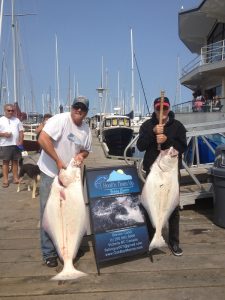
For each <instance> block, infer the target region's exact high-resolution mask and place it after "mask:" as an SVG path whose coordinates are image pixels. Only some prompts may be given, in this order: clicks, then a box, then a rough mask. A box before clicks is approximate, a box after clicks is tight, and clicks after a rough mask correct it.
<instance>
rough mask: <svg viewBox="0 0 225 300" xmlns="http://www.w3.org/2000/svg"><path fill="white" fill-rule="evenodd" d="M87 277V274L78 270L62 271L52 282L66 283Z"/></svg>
mask: <svg viewBox="0 0 225 300" xmlns="http://www.w3.org/2000/svg"><path fill="white" fill-rule="evenodd" d="M83 276H87V274H86V273H84V272H81V271H78V270H76V269H75V268H74V269H73V270H69V271H68V270H64V269H63V270H62V271H61V272H60V273H58V274H57V275H55V276H54V277H52V278H51V280H57V281H64V280H76V279H78V278H80V277H83Z"/></svg>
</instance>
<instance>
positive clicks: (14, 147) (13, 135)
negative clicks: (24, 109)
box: [0, 104, 24, 188]
mask: <svg viewBox="0 0 225 300" xmlns="http://www.w3.org/2000/svg"><path fill="white" fill-rule="evenodd" d="M4 113H5V115H4V116H2V117H1V118H0V147H1V150H2V160H3V166H2V173H3V182H2V187H4V188H7V187H8V186H9V179H8V175H9V162H10V161H12V173H13V183H16V184H17V183H19V179H18V161H19V159H20V158H21V150H20V149H19V147H18V146H20V145H22V144H23V136H24V135H23V131H24V129H23V124H22V123H21V122H20V120H19V119H18V118H16V117H15V116H14V115H13V113H14V106H13V104H5V105H4Z"/></svg>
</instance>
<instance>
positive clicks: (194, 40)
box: [178, 0, 225, 111]
mask: <svg viewBox="0 0 225 300" xmlns="http://www.w3.org/2000/svg"><path fill="white" fill-rule="evenodd" d="M178 21H179V37H180V39H181V41H182V42H183V43H184V45H185V46H186V47H187V48H188V49H189V50H190V51H191V52H192V53H193V54H197V56H196V57H195V58H194V59H193V60H192V61H191V62H189V63H188V64H187V65H186V66H184V67H183V69H182V72H181V78H180V83H181V84H182V85H184V86H186V87H187V88H189V89H191V90H192V91H193V94H194V95H197V94H202V95H204V96H205V98H206V99H207V100H208V101H209V102H208V103H209V105H210V107H211V108H212V103H213V102H212V99H213V98H214V99H215V98H217V99H218V98H219V99H220V101H221V107H220V109H222V111H225V110H224V108H225V1H222V0H221V1H218V0H204V1H202V2H201V4H200V5H199V6H198V7H196V8H193V9H190V10H181V11H180V12H179V14H178ZM210 101H211V102H210ZM207 109H208V108H207Z"/></svg>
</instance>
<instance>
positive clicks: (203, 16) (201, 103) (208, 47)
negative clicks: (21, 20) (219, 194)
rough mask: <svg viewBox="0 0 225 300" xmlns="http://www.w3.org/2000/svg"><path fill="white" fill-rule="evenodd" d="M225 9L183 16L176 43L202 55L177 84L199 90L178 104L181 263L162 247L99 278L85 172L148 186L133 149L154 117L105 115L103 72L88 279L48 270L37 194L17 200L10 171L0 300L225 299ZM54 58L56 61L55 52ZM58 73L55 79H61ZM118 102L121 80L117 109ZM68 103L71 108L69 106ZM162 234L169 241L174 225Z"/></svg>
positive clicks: (112, 264)
mask: <svg viewBox="0 0 225 300" xmlns="http://www.w3.org/2000/svg"><path fill="white" fill-rule="evenodd" d="M224 11H225V5H224V2H223V1H220V2H218V1H208V0H204V1H201V4H200V5H199V6H198V7H196V8H194V9H190V10H183V9H181V11H180V13H179V14H178V20H179V28H178V30H179V37H180V39H181V41H182V42H183V43H184V45H185V46H186V47H187V48H188V49H189V50H190V51H191V52H192V53H193V54H194V53H195V54H197V58H196V59H194V60H193V61H191V62H190V63H188V64H187V65H186V66H185V67H184V68H183V70H182V73H181V78H180V83H181V84H182V85H183V86H185V87H187V88H188V89H190V90H191V91H192V92H193V99H191V100H189V101H186V102H182V103H174V105H173V107H172V110H173V111H174V112H175V116H176V119H178V120H179V121H181V122H182V123H183V124H184V126H185V127H186V130H187V144H188V151H187V152H186V153H185V154H184V156H183V160H182V164H183V167H182V169H181V181H180V183H181V184H180V246H181V248H182V249H183V255H182V256H180V257H176V256H174V255H173V254H172V253H171V251H170V250H169V248H168V247H164V248H160V250H158V249H154V250H153V251H152V252H151V253H147V252H146V253H142V254H138V255H130V256H128V257H120V258H117V259H115V260H111V261H110V260H109V261H107V262H106V261H105V262H104V263H103V264H102V265H101V268H100V270H99V266H98V264H97V258H96V257H97V255H96V251H95V250H96V243H95V242H96V240H95V234H94V230H93V227H92V226H93V224H92V222H91V216H90V215H91V209H90V200H89V199H88V190H87V181H86V178H87V177H86V176H85V175H86V174H87V173H86V172H88V170H89V171H90V170H93V169H96V168H102V169H104V170H107V169H110V170H111V169H112V170H117V171H119V174H121V169H122V168H123V167H125V166H131V167H134V168H135V171H137V174H138V178H139V179H140V186H141V187H142V186H143V184H144V182H145V174H144V172H143V169H142V158H143V152H142V153H140V152H139V153H138V152H137V151H136V150H137V149H136V141H137V138H138V132H139V129H140V126H141V124H143V122H144V121H145V120H147V119H148V118H149V115H148V116H147V115H146V116H140V118H139V120H138V119H137V120H136V121H135V122H134V119H133V120H130V118H128V116H127V115H126V114H125V113H126V112H125V111H124V112H123V115H121V116H119V115H118V116H116V115H112V114H110V116H109V117H106V115H107V113H106V109H105V108H104V107H106V105H105V104H106V98H107V97H108V99H109V95H107V94H108V91H107V88H106V87H107V83H106V86H104V84H103V77H104V76H103V74H102V78H101V87H100V88H98V89H97V92H98V93H99V108H100V113H97V111H96V108H93V115H95V117H94V118H92V119H91V117H90V120H89V121H90V123H89V124H90V127H91V130H92V137H93V145H92V152H90V154H89V156H88V158H87V159H86V160H85V167H84V169H83V178H84V196H85V204H86V209H87V212H88V216H89V220H88V221H89V226H88V232H87V233H86V235H85V236H84V238H83V239H82V243H81V249H82V250H83V251H84V255H83V256H81V257H77V258H76V260H75V261H74V265H75V267H76V268H77V269H79V270H80V271H82V272H85V273H87V276H85V277H82V278H79V279H78V280H68V281H51V278H52V277H53V276H55V275H56V274H58V273H59V272H60V271H61V270H62V268H63V266H62V263H61V262H59V265H58V266H57V267H56V268H48V267H47V266H46V265H45V264H44V262H43V261H42V255H41V250H40V217H39V214H40V208H39V196H37V197H36V198H35V199H32V197H31V192H29V191H27V189H26V184H25V183H26V180H27V179H24V184H21V190H20V192H17V185H16V184H13V183H12V174H11V173H10V174H9V179H10V181H9V183H10V185H9V187H8V188H3V187H2V185H0V205H1V210H0V270H1V272H0V299H1V300H9V299H10V300H12V299H18V300H26V299H27V300H30V299H31V300H45V299H50V300H51V299H52V300H59V299H60V300H61V299H63V300H69V299H76V300H81V299H82V300H86V299H87V300H90V299H91V300H92V299H93V300H105V299H107V300H117V299H122V300H128V299H143V300H145V299H146V300H148V299H157V300H164V299H168V300H174V299H175V300H191V299H198V300H205V299H213V300H217V299H218V300H221V299H224V295H225V228H224V227H223V226H222V225H221V227H220V226H218V225H216V224H218V223H217V222H216V218H215V186H214V185H213V173H212V167H213V164H214V160H215V159H217V157H216V153H217V152H216V147H217V146H219V145H225V121H224V117H225V76H224V70H225V65H224V62H225V39H224V37H225V17H224ZM12 24H14V23H13V22H12ZM193 24H194V25H195V26H194V30H193ZM203 27H204V30H203ZM131 37H132V31H131ZM131 44H133V38H131ZM131 48H132V47H131ZM132 51H133V50H132ZM56 52H57V54H58V49H57V47H56ZM133 58H134V53H132V60H133ZM102 61H103V59H102ZM164 67H165V66H164ZM102 69H103V67H102ZM131 69H132V70H131V71H132V92H131V99H130V100H131V101H130V102H131V104H132V105H131V106H132V107H133V108H134V104H135V103H134V100H135V99H134V98H135V97H134V90H133V83H134V82H133V81H134V74H133V71H134V62H133V61H132V66H131ZM57 71H59V70H58V62H57ZM102 73H103V72H102ZM56 75H57V77H58V75H59V74H58V73H57V74H56ZM106 81H107V80H106ZM74 83H75V82H74ZM74 85H75V84H74ZM57 92H58V97H57V99H56V100H57V104H58V106H59V104H60V106H59V107H61V108H62V111H63V106H62V105H61V103H60V98H59V82H57ZM14 93H15V94H16V91H15V92H14ZM69 94H71V91H70V88H69ZM200 95H201V97H200ZM15 96H16V95H15ZM69 96H71V95H69ZM120 97H121V95H120V91H119V75H118V97H117V101H118V102H119V98H120ZM124 97H125V96H124ZM68 98H69V99H68V103H70V100H71V99H70V97H68ZM121 98H123V97H121ZM44 99H45V98H44V96H43V99H42V102H43V107H44V106H45V105H46V106H47V105H48V106H49V107H50V92H49V95H48V97H47V96H46V101H44ZM15 100H16V97H15ZM47 100H48V101H47ZM214 100H219V101H220V104H219V105H217V104H216V103H215V101H214ZM104 101H105V102H104ZM44 102H46V103H44ZM16 103H17V101H16ZM44 104H45V105H44ZM111 104H112V103H111ZM17 105H18V104H17ZM55 106H56V105H55ZM68 107H70V106H69V105H68ZM68 107H67V108H68ZM111 110H112V109H111ZM94 111H95V114H94ZM139 111H140V110H139ZM133 113H134V111H133ZM39 121H40V120H36V121H35V122H30V123H29V122H25V123H24V126H25V129H26V130H25V138H24V148H25V150H28V151H37V150H39V146H38V143H37V137H36V133H35V128H36V127H37V125H38V124H39ZM103 125H104V126H103ZM26 143H27V144H26ZM32 145H33V147H34V148H32ZM35 147H38V149H36V148H35ZM224 152H225V149H224ZM29 155H30V159H31V161H33V162H34V163H36V161H37V156H39V153H35V154H34V153H32V154H31V153H29ZM33 155H35V159H34V156H33ZM32 157H33V158H32ZM0 165H1V161H0ZM221 173H222V172H221ZM0 174H1V173H0ZM111 198H113V197H112V196H111ZM137 198H138V197H137ZM111 200H112V201H114V200H115V199H111ZM115 202H116V201H115ZM115 215H116V212H115ZM164 235H165V238H166V240H167V237H168V228H167V227H166V228H165V231H164Z"/></svg>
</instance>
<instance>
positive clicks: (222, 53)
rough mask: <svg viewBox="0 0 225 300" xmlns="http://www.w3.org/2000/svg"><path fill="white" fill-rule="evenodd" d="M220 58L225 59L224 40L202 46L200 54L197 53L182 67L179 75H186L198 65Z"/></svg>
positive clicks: (219, 59)
mask: <svg viewBox="0 0 225 300" xmlns="http://www.w3.org/2000/svg"><path fill="white" fill-rule="evenodd" d="M222 60H225V40H222V41H219V42H216V43H213V44H209V45H207V46H204V47H202V48H201V55H198V56H197V57H195V58H194V59H193V60H192V61H190V62H189V63H188V64H187V65H186V66H184V67H183V69H182V72H181V77H183V76H185V75H187V74H188V73H190V72H191V71H193V70H194V69H196V68H197V67H199V66H202V65H206V64H211V63H214V62H218V61H222Z"/></svg>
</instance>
